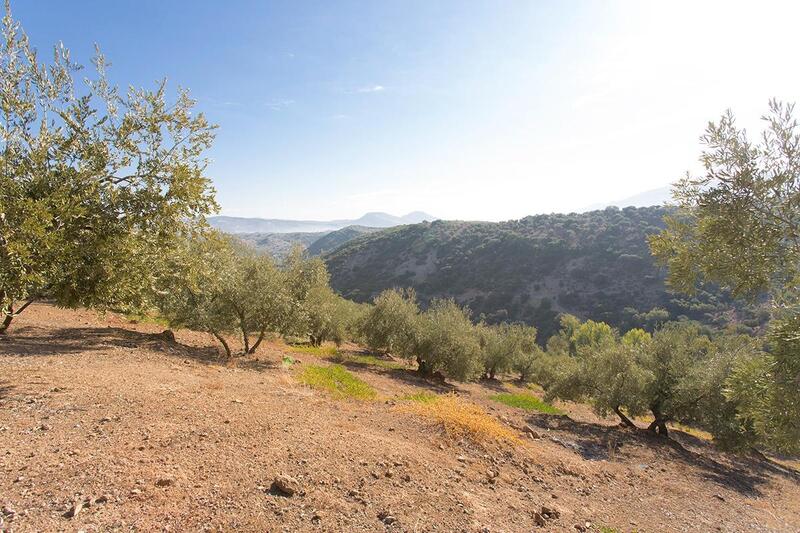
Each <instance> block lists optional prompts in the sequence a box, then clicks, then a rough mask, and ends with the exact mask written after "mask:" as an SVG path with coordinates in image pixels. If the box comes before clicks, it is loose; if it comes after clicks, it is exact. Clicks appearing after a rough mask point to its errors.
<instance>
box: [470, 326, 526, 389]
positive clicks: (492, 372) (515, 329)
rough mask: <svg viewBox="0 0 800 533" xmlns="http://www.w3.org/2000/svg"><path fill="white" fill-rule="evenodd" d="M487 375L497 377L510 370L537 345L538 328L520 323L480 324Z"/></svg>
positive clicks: (489, 377) (480, 338) (480, 339)
mask: <svg viewBox="0 0 800 533" xmlns="http://www.w3.org/2000/svg"><path fill="white" fill-rule="evenodd" d="M477 333H478V338H479V341H480V344H481V350H482V356H483V365H484V371H485V375H486V377H487V378H488V379H495V376H497V375H498V374H501V373H505V372H509V371H511V370H512V369H513V368H514V365H515V363H516V362H517V361H518V360H519V359H521V358H522V357H523V356H524V355H527V354H532V353H533V352H534V348H535V346H536V328H534V327H530V326H523V325H520V324H500V325H497V326H486V325H480V326H478V328H477Z"/></svg>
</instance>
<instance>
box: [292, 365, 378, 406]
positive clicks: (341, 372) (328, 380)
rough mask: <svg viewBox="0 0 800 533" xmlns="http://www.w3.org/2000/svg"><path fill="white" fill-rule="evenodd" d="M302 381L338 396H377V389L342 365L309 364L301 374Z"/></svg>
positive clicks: (359, 398)
mask: <svg viewBox="0 0 800 533" xmlns="http://www.w3.org/2000/svg"><path fill="white" fill-rule="evenodd" d="M300 381H302V382H303V383H305V384H306V385H308V386H310V387H313V388H315V389H320V390H326V391H328V392H330V393H331V394H333V395H334V396H335V397H337V398H355V399H357V400H372V399H374V398H375V397H376V396H377V393H376V392H375V389H373V388H372V387H370V386H369V384H367V383H366V382H364V381H362V380H360V379H359V378H357V377H356V376H354V375H353V374H351V373H350V372H348V371H347V369H346V368H345V367H343V366H341V365H330V366H318V365H308V366H307V367H305V369H303V373H302V374H300Z"/></svg>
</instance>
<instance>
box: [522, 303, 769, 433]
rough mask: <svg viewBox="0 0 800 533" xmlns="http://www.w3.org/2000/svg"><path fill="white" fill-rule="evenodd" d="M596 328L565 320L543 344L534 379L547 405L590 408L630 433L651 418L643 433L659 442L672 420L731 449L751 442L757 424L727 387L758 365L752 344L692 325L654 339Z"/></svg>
mask: <svg viewBox="0 0 800 533" xmlns="http://www.w3.org/2000/svg"><path fill="white" fill-rule="evenodd" d="M601 324H602V323H597V322H592V321H587V322H585V323H580V322H578V323H577V324H576V322H575V321H574V320H572V319H571V318H568V319H567V320H565V321H564V325H565V327H564V329H563V330H562V331H561V332H559V333H558V334H557V335H556V336H555V339H552V340H551V342H548V347H550V348H551V349H552V350H553V351H552V352H550V353H548V354H546V355H544V356H542V357H541V358H540V361H539V362H538V365H537V368H536V370H535V372H534V376H535V380H536V381H537V382H538V383H539V384H540V385H542V387H543V388H544V389H545V391H546V394H545V396H546V398H547V399H554V398H560V399H564V400H575V401H585V402H588V403H590V404H591V405H592V407H593V408H594V410H595V412H597V413H598V414H599V415H601V416H606V415H608V414H609V413H612V412H613V413H615V414H616V415H617V416H618V417H619V419H620V422H621V423H622V424H624V425H626V426H630V427H635V424H634V423H633V421H632V420H631V418H633V417H639V416H642V415H645V414H649V415H651V416H652V422H651V423H650V425H649V427H648V429H649V430H650V431H652V432H654V433H658V434H661V435H663V436H666V435H667V434H668V429H667V422H670V421H674V422H681V423H686V424H692V425H695V426H698V427H701V428H704V429H707V430H708V431H710V432H711V433H712V434H713V435H714V437H715V439H717V441H718V442H719V443H721V444H723V445H725V446H728V447H742V446H745V445H747V444H749V443H752V442H753V441H754V424H753V422H752V421H751V420H748V419H746V418H743V417H742V413H744V412H745V411H744V406H746V405H747V401H746V399H744V398H736V397H732V396H730V395H729V392H728V384H729V380H730V377H731V375H734V374H735V370H736V369H737V368H740V367H741V368H744V367H746V366H747V365H752V364H753V363H757V362H759V361H763V353H762V351H761V348H760V346H759V342H758V340H757V339H753V338H751V337H747V336H742V335H732V334H718V335H716V336H714V337H713V338H712V337H710V336H709V335H707V334H705V333H704V332H703V331H702V330H701V328H700V326H699V325H697V324H695V323H692V322H668V323H666V324H664V325H663V326H662V327H661V328H659V329H657V330H656V331H655V332H654V333H653V335H652V336H651V335H650V334H649V333H647V332H646V331H644V330H641V329H633V330H630V331H628V332H627V333H625V335H622V336H619V334H618V333H617V332H616V331H614V330H613V329H611V328H607V327H604V326H605V325H601ZM570 347H574V355H570ZM559 350H561V351H559ZM758 370H760V367H756V371H758Z"/></svg>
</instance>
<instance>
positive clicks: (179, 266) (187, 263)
mask: <svg viewBox="0 0 800 533" xmlns="http://www.w3.org/2000/svg"><path fill="white" fill-rule="evenodd" d="M236 260H237V258H236V255H235V253H234V247H233V246H232V244H231V242H230V241H229V240H228V239H226V238H224V237H223V236H222V235H220V234H218V233H215V232H208V233H206V234H203V235H197V236H195V238H193V239H191V240H188V239H187V240H186V241H183V242H181V243H179V244H178V246H176V247H174V248H173V249H171V251H170V253H169V255H168V264H169V266H170V267H171V268H170V269H169V273H168V274H167V275H165V276H163V277H161V278H159V280H158V281H159V286H158V287H157V290H156V291H155V292H156V295H157V297H156V306H157V307H158V309H159V312H160V313H161V314H162V315H163V316H164V317H165V318H167V320H168V321H169V323H170V326H172V327H186V328H189V329H194V330H196V331H205V332H208V333H210V334H211V335H213V336H214V338H216V339H217V340H218V341H219V342H220V344H221V345H222V347H223V349H224V350H225V354H226V355H227V356H228V357H230V356H231V347H230V345H229V344H228V341H227V340H226V338H225V335H226V334H229V333H231V332H232V331H234V330H235V329H236V316H235V315H234V314H233V313H232V312H231V307H230V305H229V299H228V296H229V294H230V291H229V286H230V284H231V283H232V280H233V279H234V277H235V276H236V269H237V267H238V265H237V264H236Z"/></svg>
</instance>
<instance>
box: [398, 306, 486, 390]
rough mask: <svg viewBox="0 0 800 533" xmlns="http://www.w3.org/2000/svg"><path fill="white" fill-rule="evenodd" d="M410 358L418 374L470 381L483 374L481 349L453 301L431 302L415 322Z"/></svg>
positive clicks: (465, 312) (467, 321) (474, 332)
mask: <svg viewBox="0 0 800 533" xmlns="http://www.w3.org/2000/svg"><path fill="white" fill-rule="evenodd" d="M418 327H419V333H418V335H419V336H418V339H417V342H416V343H415V344H414V349H413V354H414V355H415V357H416V359H417V365H418V368H419V372H420V373H422V374H425V375H432V374H435V373H437V372H441V373H442V374H444V375H445V376H446V377H450V378H453V379H457V380H459V381H470V380H472V379H475V378H477V377H478V376H480V374H481V372H482V371H483V361H482V357H481V346H480V343H479V341H478V335H477V333H476V331H475V326H473V324H472V322H471V321H470V318H469V313H468V311H467V310H465V309H463V308H461V307H459V306H458V304H456V303H455V301H453V300H434V301H433V302H431V305H430V307H429V308H428V309H427V310H426V311H425V312H424V313H423V314H422V316H421V317H420V320H419V326H418Z"/></svg>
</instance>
